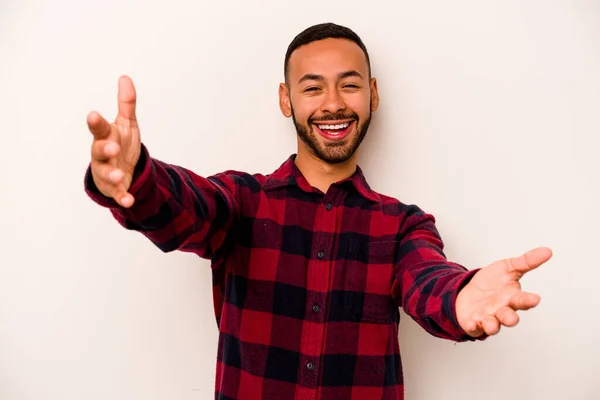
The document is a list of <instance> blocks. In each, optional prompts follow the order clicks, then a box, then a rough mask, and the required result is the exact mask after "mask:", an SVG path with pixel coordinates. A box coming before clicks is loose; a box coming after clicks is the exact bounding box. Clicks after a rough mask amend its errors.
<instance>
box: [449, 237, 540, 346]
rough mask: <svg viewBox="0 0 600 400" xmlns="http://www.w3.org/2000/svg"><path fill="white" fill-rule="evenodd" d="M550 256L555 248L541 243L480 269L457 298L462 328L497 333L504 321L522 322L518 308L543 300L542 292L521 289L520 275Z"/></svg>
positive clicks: (474, 332) (474, 333)
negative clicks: (518, 254)
mask: <svg viewBox="0 0 600 400" xmlns="http://www.w3.org/2000/svg"><path fill="white" fill-rule="evenodd" d="M550 257H552V251H551V250H550V249H549V248H547V247H540V248H537V249H533V250H530V251H528V252H527V253H525V254H523V255H522V256H520V257H515V258H510V259H506V260H501V261H496V262H495V263H493V264H490V265H488V266H487V267H485V268H482V269H481V270H479V271H478V272H477V273H476V274H475V275H474V276H473V278H472V279H471V281H470V282H469V283H468V284H467V285H466V286H465V287H464V288H463V289H462V290H461V291H460V292H459V293H458V297H457V298H456V316H457V319H458V323H459V324H460V326H461V328H462V329H463V330H464V331H465V332H466V333H467V334H468V335H470V336H472V337H479V336H481V335H483V334H487V335H495V334H496V333H498V332H499V331H500V327H501V326H502V325H504V326H508V327H511V326H515V325H516V324H517V323H518V322H519V316H518V315H517V310H528V309H530V308H533V307H535V306H537V305H538V304H539V302H540V296H539V295H537V294H534V293H527V292H523V291H522V290H521V284H520V283H519V279H521V277H522V276H523V275H524V274H525V273H527V272H529V271H531V270H533V269H535V268H537V267H539V266H540V265H542V264H543V263H545V262H546V261H548V260H549V259H550Z"/></svg>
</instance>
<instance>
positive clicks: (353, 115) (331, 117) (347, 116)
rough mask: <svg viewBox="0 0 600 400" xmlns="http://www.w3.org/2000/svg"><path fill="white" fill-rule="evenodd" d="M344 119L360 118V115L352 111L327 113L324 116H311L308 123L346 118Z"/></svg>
mask: <svg viewBox="0 0 600 400" xmlns="http://www.w3.org/2000/svg"><path fill="white" fill-rule="evenodd" d="M344 119H353V120H358V115H356V113H351V114H332V115H326V116H324V117H319V118H316V117H310V118H309V119H308V123H309V124H314V123H317V122H327V121H339V120H344Z"/></svg>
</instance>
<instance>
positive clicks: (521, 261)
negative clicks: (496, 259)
mask: <svg viewBox="0 0 600 400" xmlns="http://www.w3.org/2000/svg"><path fill="white" fill-rule="evenodd" d="M551 257H552V250H550V249H549V248H547V247H538V248H536V249H533V250H529V251H528V252H527V253H525V254H523V255H522V256H520V257H515V258H511V259H509V265H510V270H511V272H517V273H519V275H522V274H524V273H525V272H528V271H531V270H532V269H535V268H537V267H539V266H540V265H542V264H543V263H545V262H546V261H548V260H549V259H550V258H551Z"/></svg>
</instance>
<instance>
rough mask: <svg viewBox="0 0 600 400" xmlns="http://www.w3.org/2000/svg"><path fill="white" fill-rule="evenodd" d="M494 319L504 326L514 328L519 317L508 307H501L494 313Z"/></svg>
mask: <svg viewBox="0 0 600 400" xmlns="http://www.w3.org/2000/svg"><path fill="white" fill-rule="evenodd" d="M496 318H497V319H498V321H499V322H500V323H501V324H502V325H504V326H509V327H512V326H515V325H517V324H518V323H519V315H518V314H517V312H516V311H515V310H513V309H512V308H510V307H502V308H501V309H499V310H498V311H497V312H496Z"/></svg>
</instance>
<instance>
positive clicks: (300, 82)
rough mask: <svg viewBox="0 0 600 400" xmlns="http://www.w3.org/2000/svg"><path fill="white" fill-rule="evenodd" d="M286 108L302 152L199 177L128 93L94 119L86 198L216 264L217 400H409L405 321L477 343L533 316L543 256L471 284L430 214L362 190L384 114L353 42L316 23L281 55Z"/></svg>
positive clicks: (347, 34) (128, 224) (126, 82)
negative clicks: (171, 151)
mask: <svg viewBox="0 0 600 400" xmlns="http://www.w3.org/2000/svg"><path fill="white" fill-rule="evenodd" d="M284 73H285V83H281V85H280V87H279V99H280V108H281V111H282V113H283V115H285V116H286V117H292V119H293V122H294V124H295V126H296V130H297V133H298V151H297V154H295V155H291V156H290V157H289V158H288V159H287V161H285V162H284V163H283V164H282V165H281V167H280V168H279V169H277V170H276V171H275V172H273V173H272V174H268V175H261V174H253V175H251V174H248V173H244V172H239V171H226V172H223V173H219V174H216V175H214V176H211V177H208V178H204V177H200V176H198V175H196V174H194V173H193V172H191V171H189V170H187V169H184V168H182V167H179V166H174V165H171V164H166V163H164V162H161V161H159V160H156V159H153V158H152V157H151V156H150V153H149V151H148V149H147V148H146V147H145V146H144V145H143V144H142V143H141V139H140V132H139V129H138V123H137V120H136V116H135V104H136V94H135V90H134V87H133V84H132V82H131V80H130V79H129V78H128V77H122V78H121V79H120V81H119V95H118V101H119V112H118V116H117V118H116V121H115V122H114V123H112V124H110V123H108V122H107V121H106V120H105V119H104V118H102V117H101V116H100V115H99V114H98V113H95V112H93V113H91V114H90V115H89V116H88V125H89V129H90V131H91V132H92V133H93V136H94V140H93V144H92V159H91V163H90V167H89V169H88V171H87V174H86V178H85V184H86V190H87V192H88V194H89V195H90V196H91V198H92V199H93V200H94V201H96V202H97V203H98V204H100V205H102V206H104V207H107V208H109V209H110V210H111V212H112V214H113V215H114V217H115V218H116V219H117V221H118V222H119V223H120V224H121V225H123V226H124V227H125V228H127V229H132V230H137V231H139V232H142V233H143V234H144V235H146V236H147V237H148V238H149V239H150V240H151V241H152V242H153V243H155V244H156V245H157V246H158V247H159V248H160V249H161V250H163V251H165V252H169V251H173V250H181V251H186V252H193V253H195V254H197V255H198V256H200V257H203V258H207V259H210V260H211V265H212V273H213V284H214V306H215V315H216V317H217V324H218V328H219V343H218V357H217V377H216V386H215V398H217V399H260V398H262V399H402V398H403V397H404V394H403V393H404V390H403V389H404V386H403V378H402V364H401V360H400V350H399V344H398V324H399V307H403V308H404V310H405V311H406V313H407V314H408V315H410V316H411V317H412V318H413V319H414V320H415V321H416V322H417V323H419V324H420V325H421V326H422V327H423V328H424V329H425V330H426V331H428V332H429V333H430V334H432V335H435V336H437V337H441V338H446V339H450V340H455V341H468V340H483V339H484V338H486V337H487V336H488V335H494V334H496V333H497V332H498V331H499V329H500V327H501V326H502V325H504V326H514V325H516V324H517V322H518V319H519V317H518V315H517V313H516V311H517V310H526V309H529V308H531V307H534V306H536V305H537V304H538V302H539V296H537V295H535V294H531V293H525V292H522V291H521V289H520V285H519V279H520V278H521V276H522V275H523V274H524V273H526V272H527V271H529V270H531V269H533V268H536V267H537V266H539V265H541V264H542V263H544V262H545V261H547V260H548V259H549V258H550V256H551V252H550V250H549V249H547V248H539V249H535V250H532V251H530V252H528V253H526V254H525V255H523V256H521V257H516V258H512V259H507V260H503V261H498V262H495V263H493V264H491V265H489V266H487V267H485V268H481V269H475V270H471V271H468V270H467V269H466V268H464V267H462V266H460V265H458V264H456V263H453V262H450V261H448V260H447V259H446V257H445V255H444V253H443V251H442V250H443V243H442V240H441V238H440V236H439V234H438V232H437V230H436V227H435V220H434V218H433V216H431V215H430V214H427V213H425V212H423V211H422V210H421V209H419V208H418V207H417V206H415V205H406V204H403V203H401V202H400V201H398V200H396V199H394V198H391V197H388V196H385V195H383V194H379V193H376V192H375V191H373V190H371V189H370V187H369V185H368V184H367V181H366V179H365V177H364V176H363V173H362V171H361V169H360V168H359V167H358V166H357V155H358V152H357V150H358V148H359V146H360V144H361V142H362V140H363V139H364V137H365V135H366V133H367V130H368V127H369V122H370V120H371V113H372V112H374V111H375V110H376V109H377V107H378V104H379V97H378V94H377V82H376V80H375V78H373V77H372V76H371V69H370V61H369V56H368V53H367V49H366V48H365V46H364V44H363V42H362V41H361V39H360V38H359V37H358V36H357V35H356V34H355V33H354V32H353V31H351V30H350V29H348V28H345V27H342V26H339V25H335V24H331V23H329V24H320V25H316V26H313V27H310V28H308V29H306V30H305V31H304V32H302V33H300V34H299V35H298V36H297V37H296V38H295V39H294V40H293V41H292V43H291V44H290V46H289V48H288V51H287V54H286V57H285V67H284Z"/></svg>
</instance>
